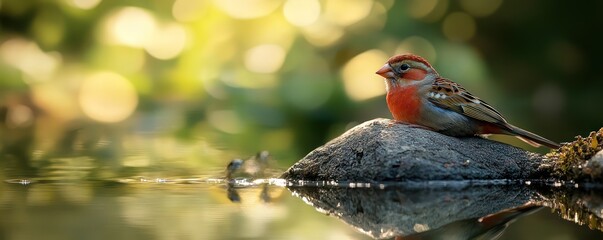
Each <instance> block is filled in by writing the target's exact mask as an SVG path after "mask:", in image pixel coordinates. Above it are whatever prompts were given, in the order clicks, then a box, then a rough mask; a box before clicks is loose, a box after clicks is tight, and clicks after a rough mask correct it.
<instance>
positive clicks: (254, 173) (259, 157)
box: [226, 151, 270, 180]
mask: <svg viewBox="0 0 603 240" xmlns="http://www.w3.org/2000/svg"><path fill="white" fill-rule="evenodd" d="M269 159H270V153H269V152H268V151H261V152H258V153H257V154H256V155H255V156H253V157H251V158H249V159H247V160H242V159H239V158H237V159H234V160H232V161H231V162H230V163H228V166H226V179H227V180H231V179H233V178H235V177H248V178H261V177H264V171H265V170H266V168H267V167H268V160H269Z"/></svg>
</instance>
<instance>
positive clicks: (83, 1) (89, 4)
mask: <svg viewBox="0 0 603 240" xmlns="http://www.w3.org/2000/svg"><path fill="white" fill-rule="evenodd" d="M69 1H70V2H71V4H73V5H74V6H76V7H78V8H81V9H86V10H88V9H92V8H94V7H96V6H97V5H98V4H99V3H100V2H101V0H69Z"/></svg>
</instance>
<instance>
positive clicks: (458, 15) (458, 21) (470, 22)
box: [442, 12, 477, 42]
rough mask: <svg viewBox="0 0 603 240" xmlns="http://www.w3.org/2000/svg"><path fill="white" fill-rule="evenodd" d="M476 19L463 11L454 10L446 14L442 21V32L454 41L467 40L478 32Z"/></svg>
mask: <svg viewBox="0 0 603 240" xmlns="http://www.w3.org/2000/svg"><path fill="white" fill-rule="evenodd" d="M476 28H477V27H476V23H475V19H474V18H473V17H471V16H470V15H469V14H466V13H463V12H454V13H451V14H449V15H448V16H446V18H445V19H444V22H443V23H442V32H443V33H444V36H446V38H448V39H450V40H452V41H459V42H462V41H467V40H469V39H471V38H472V37H473V36H474V35H475V32H476Z"/></svg>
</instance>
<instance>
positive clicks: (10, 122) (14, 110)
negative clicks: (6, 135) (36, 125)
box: [5, 104, 34, 128]
mask: <svg viewBox="0 0 603 240" xmlns="http://www.w3.org/2000/svg"><path fill="white" fill-rule="evenodd" d="M5 120H6V126H7V127H9V128H19V127H27V126H30V125H31V124H32V123H33V121H34V114H33V110H31V108H30V107H28V106H26V105H24V104H14V105H12V106H10V105H9V106H8V107H7V109H6V119H5Z"/></svg>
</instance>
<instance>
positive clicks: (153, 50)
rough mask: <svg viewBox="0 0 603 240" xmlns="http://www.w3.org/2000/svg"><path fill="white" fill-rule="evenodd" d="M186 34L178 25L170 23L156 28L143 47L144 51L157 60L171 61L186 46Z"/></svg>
mask: <svg viewBox="0 0 603 240" xmlns="http://www.w3.org/2000/svg"><path fill="white" fill-rule="evenodd" d="M186 40H187V34H186V31H185V29H184V27H182V26H181V25H180V24H177V23H170V24H166V25H165V26H163V27H158V28H156V29H155V31H154V32H153V33H152V36H151V38H149V39H148V41H147V42H146V43H145V45H144V49H145V50H147V52H148V53H149V54H150V55H151V56H153V57H155V58H157V59H162V60H166V59H171V58H174V57H176V56H178V55H179V54H180V53H181V52H182V50H183V49H184V46H185V45H186Z"/></svg>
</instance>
